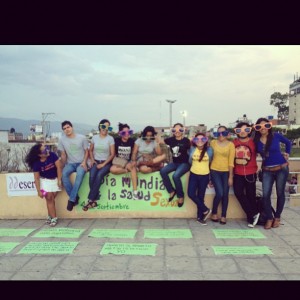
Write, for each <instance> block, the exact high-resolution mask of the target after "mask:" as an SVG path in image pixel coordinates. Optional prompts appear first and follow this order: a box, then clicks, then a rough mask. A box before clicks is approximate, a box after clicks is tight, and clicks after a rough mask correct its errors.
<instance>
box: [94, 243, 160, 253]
mask: <svg viewBox="0 0 300 300" xmlns="http://www.w3.org/2000/svg"><path fill="white" fill-rule="evenodd" d="M156 247H157V244H138V243H136V244H129V243H105V244H104V246H103V247H102V249H101V252H100V254H101V255H105V254H116V255H152V256H155V252H156Z"/></svg>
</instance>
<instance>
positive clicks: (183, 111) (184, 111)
mask: <svg viewBox="0 0 300 300" xmlns="http://www.w3.org/2000/svg"><path fill="white" fill-rule="evenodd" d="M180 113H181V115H182V117H183V126H184V127H185V118H186V116H187V111H186V110H182V111H180Z"/></svg>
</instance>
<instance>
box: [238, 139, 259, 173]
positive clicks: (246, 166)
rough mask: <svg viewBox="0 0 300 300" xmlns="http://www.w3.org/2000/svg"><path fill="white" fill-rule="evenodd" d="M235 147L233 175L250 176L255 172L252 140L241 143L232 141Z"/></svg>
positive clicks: (254, 152)
mask: <svg viewBox="0 0 300 300" xmlns="http://www.w3.org/2000/svg"><path fill="white" fill-rule="evenodd" d="M233 144H234V146H235V157H234V174H237V175H250V174H254V173H256V172H257V163H256V149H255V145H254V142H253V140H252V139H249V140H248V141H247V142H242V141H241V140H239V139H234V141H233Z"/></svg>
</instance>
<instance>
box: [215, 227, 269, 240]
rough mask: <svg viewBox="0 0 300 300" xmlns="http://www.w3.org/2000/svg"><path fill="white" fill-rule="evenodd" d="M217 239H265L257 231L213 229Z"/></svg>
mask: <svg viewBox="0 0 300 300" xmlns="http://www.w3.org/2000/svg"><path fill="white" fill-rule="evenodd" d="M213 233H214V234H215V237H216V238H217V239H265V238H266V237H265V236H264V235H263V234H262V233H261V232H260V231H259V230H258V229H245V230H244V229H213Z"/></svg>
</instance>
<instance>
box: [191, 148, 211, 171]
mask: <svg viewBox="0 0 300 300" xmlns="http://www.w3.org/2000/svg"><path fill="white" fill-rule="evenodd" d="M201 153H202V150H199V149H198V148H196V149H195V152H194V153H193V157H192V167H191V170H190V171H191V172H192V173H194V174H196V175H207V174H209V157H208V155H207V152H206V153H205V154H204V156H203V158H202V160H201V161H200V162H199V157H200V155H201Z"/></svg>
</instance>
